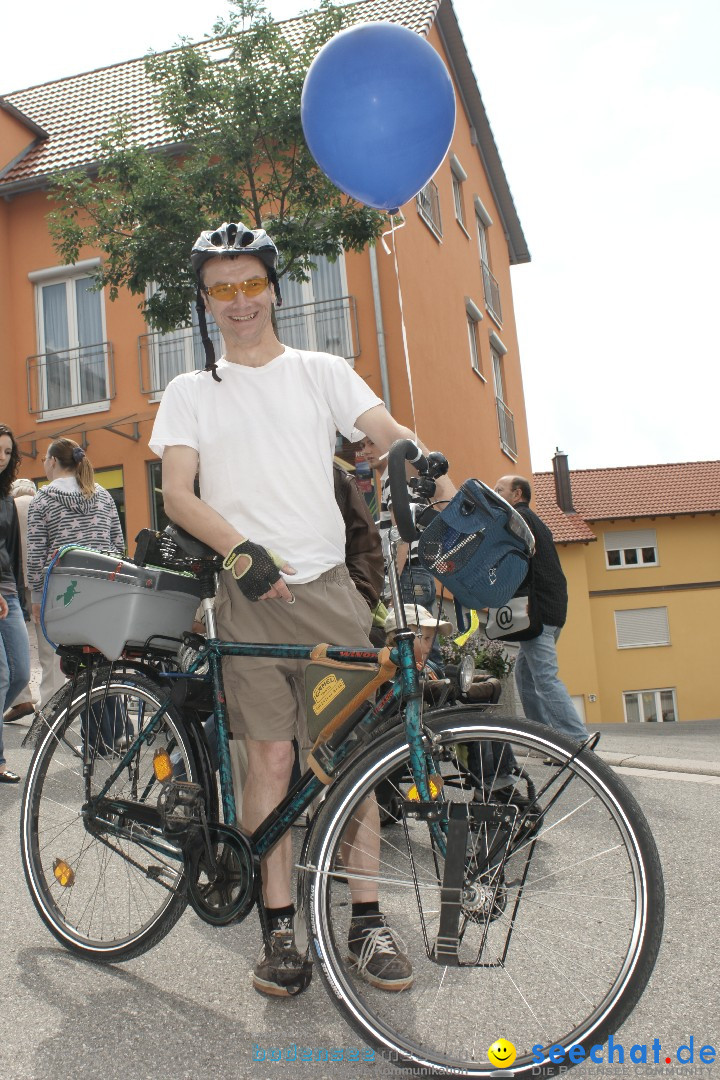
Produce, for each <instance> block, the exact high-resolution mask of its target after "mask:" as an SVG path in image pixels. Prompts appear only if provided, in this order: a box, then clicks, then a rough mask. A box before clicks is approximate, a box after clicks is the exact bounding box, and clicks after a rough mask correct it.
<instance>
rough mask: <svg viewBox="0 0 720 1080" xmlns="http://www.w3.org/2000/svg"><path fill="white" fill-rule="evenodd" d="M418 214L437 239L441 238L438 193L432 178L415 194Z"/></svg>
mask: <svg viewBox="0 0 720 1080" xmlns="http://www.w3.org/2000/svg"><path fill="white" fill-rule="evenodd" d="M415 204H416V206H417V209H418V214H419V215H420V217H421V218H422V219H423V221H424V222H425V224H426V225H427V227H428V228H429V229H430V231H431V232H433V233H435V235H436V236H437V238H438V240H442V218H441V216H440V195H439V193H438V189H437V184H436V183H435V181H434V180H428V182H427V184H426V185H425V187H424V188H423V189H422V191H418V193H417V195H416V196H415Z"/></svg>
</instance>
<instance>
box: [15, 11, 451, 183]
mask: <svg viewBox="0 0 720 1080" xmlns="http://www.w3.org/2000/svg"><path fill="white" fill-rule="evenodd" d="M439 2H440V0H360V2H359V3H357V4H354V5H353V11H352V13H351V15H350V19H349V21H350V22H353V23H355V22H378V21H381V20H387V21H388V22H395V23H400V24H401V25H403V26H405V27H407V28H408V29H410V30H413V31H415V32H416V33H419V34H427V32H428V30H429V29H430V27H431V25H432V22H433V19H434V17H435V15H436V12H437V8H438V4H439ZM304 22H305V19H304V18H303V17H302V16H300V17H298V18H295V19H289V20H287V21H286V22H284V23H282V24H281V25H282V26H283V28H284V32H285V35H286V37H287V39H288V40H289V41H290V42H291V43H292V42H293V41H298V40H300V39H301V37H302V34H303V24H304ZM218 40H219V39H214V40H210V41H206V42H203V43H201V44H200V45H199V46H198V48H201V49H203V50H206V51H209V50H212V48H213V47H215V48H217V47H218ZM170 51H172V50H170ZM156 95H157V91H156V90H155V88H154V86H153V85H152V83H151V82H150V79H149V78H148V76H147V74H146V71H145V57H141V58H139V59H137V60H128V61H126V62H124V63H121V64H114V65H113V66H112V67H105V68H99V69H98V70H96V71H89V72H86V73H85V74H82V75H72V76H70V77H69V78H66V79H61V80H59V81H57V82H51V83H44V84H43V85H42V86H34V87H30V88H29V89H27V90H18V91H16V92H14V93H9V94H6V95H5V98H4V100H5V101H6V102H7V103H9V105H11V106H12V107H14V109H17V110H19V111H20V112H21V113H22V114H24V116H26V117H28V119H30V120H31V121H32V122H33V123H34V124H35V125H37V126H38V127H40V128H42V129H43V130H44V131H46V132H48V133H49V137H48V138H47V139H39V140H38V141H37V142H36V144H35V145H34V146H33V147H32V148H31V149H30V150H29V151H28V153H27V154H25V156H24V157H22V158H21V160H19V161H17V162H16V163H15V164H14V165H13V166H12V168H11V169H9V170H8V172H7V173H6V174H5V175H4V176H2V177H1V178H0V189H4V190H5V191H6V192H7V190H8V188H9V187H10V186H11V185H12V187H13V188H14V189H16V190H17V189H19V188H24V187H30V186H32V185H33V183H38V182H41V181H42V180H43V179H44V178H45V177H46V176H48V175H49V174H51V173H53V172H55V171H56V170H64V169H73V168H78V167H80V166H84V165H89V164H92V163H93V162H94V161H96V160H97V155H98V149H99V143H100V140H101V139H102V137H103V136H105V135H107V134H108V132H109V131H110V129H111V128H112V127H113V126H114V125H115V124H116V123H117V121H118V120H119V119H120V118H121V117H127V118H129V120H130V121H131V124H132V141H133V142H135V143H136V144H137V145H143V146H147V147H161V146H168V145H171V144H172V141H173V140H172V135H171V132H170V131H169V129H168V126H167V124H166V122H165V121H164V119H163V118H162V116H161V115H160V112H159V110H158V107H157V104H156ZM0 103H1V101H0Z"/></svg>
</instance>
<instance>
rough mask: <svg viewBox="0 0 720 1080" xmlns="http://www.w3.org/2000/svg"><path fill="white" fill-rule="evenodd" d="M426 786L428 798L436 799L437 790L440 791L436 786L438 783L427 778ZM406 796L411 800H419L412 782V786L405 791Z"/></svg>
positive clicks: (415, 786)
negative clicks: (428, 790) (428, 792)
mask: <svg viewBox="0 0 720 1080" xmlns="http://www.w3.org/2000/svg"><path fill="white" fill-rule="evenodd" d="M428 786H429V787H430V798H431V799H436V798H437V796H438V792H439V791H440V788H439V787H438V785H437V784H436V783H435V781H434V780H429V781H428ZM407 797H408V799H409V800H410V801H411V802H420V794H419V792H418V789H417V785H416V784H413V786H412V787H411V788H410V790H409V791H408V793H407Z"/></svg>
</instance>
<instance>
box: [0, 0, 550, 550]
mask: <svg viewBox="0 0 720 1080" xmlns="http://www.w3.org/2000/svg"><path fill="white" fill-rule="evenodd" d="M352 19H353V20H355V21H358V22H363V21H377V20H386V19H387V20H390V21H393V22H398V23H400V24H402V25H403V26H405V27H407V28H408V29H410V30H413V31H415V32H417V33H418V34H421V35H423V36H425V37H426V38H427V40H428V41H429V43H430V44H431V45H432V47H433V48H434V49H436V51H437V52H438V53H439V55H440V56H441V57H442V59H443V61H444V62H445V64H446V66H447V69H448V71H449V72H450V75H451V78H452V80H453V86H454V88H455V96H456V113H457V120H456V124H455V131H454V134H453V138H452V142H451V146H450V150H449V153H448V155H447V157H446V158H445V160H444V161H443V163H442V164H441V166H440V168H439V169H438V170H437V172H436V174H435V176H434V177H433V178H432V179H431V180H430V181H428V183H427V184H426V186H425V188H424V189H423V190H422V191H421V192H419V194H418V195H417V197H416V198H415V199H412V200H411V201H410V202H408V203H407V204H405V206H404V207H403V208H402V209H403V213H404V215H405V219H406V224H405V227H404V228H403V229H402V230H401V231H400V232H399V234H398V244H397V248H398V264H399V277H400V281H401V284H402V291H403V310H404V320H405V327H406V330H407V342H408V352H409V357H410V367H411V371H412V383H413V391H414V406H415V408H414V413H415V416H414V419H413V412H412V409H411V398H410V392H409V383H408V374H407V367H406V361H405V351H404V347H403V336H404V335H403V325H402V320H401V307H400V302H399V295H398V280H397V277H396V274H395V269H394V261H393V259H392V257H390V256H388V255H386V254H384V252H383V250H382V248H381V246H380V245H379V244H378V245H377V247H376V248H369V249H367V250H365V251H363V252H359V253H347V254H346V255H345V256H344V257H342V258H340V259H339V260H337V261H336V262H334V263H330V262H328V261H327V260H326V259H318V260H317V263H318V265H317V270H316V271H314V272H313V274H312V279H311V281H309V282H307V283H305V284H303V285H300V284H298V283H294V282H290V281H288V280H287V278H283V280H282V289H283V296H284V303H283V307H282V308H281V309H280V310H279V311H278V329H279V337H280V338H281V340H282V341H283V342H284V343H286V344H287V345H288V346H290V347H296V348H317V349H319V350H321V351H327V352H332V353H335V354H340V355H343V356H344V357H345V358H346V359H347V360H348V362H349V363H351V364H352V365H353V366H354V367H355V370H356V371H357V372H358V374H359V375H360V376H361V377H362V378H364V379H366V380H367V382H368V384H369V385H370V386H371V387H372V389H373V390H375V392H376V393H377V394H378V395H379V396H380V397H382V398H383V399H384V401H385V403H386V404H387V405H388V407H389V408H390V410H391V412H392V413H393V415H394V416H395V417H396V418H397V419H398V420H399V421H400V422H401V423H404V424H408V425H410V426H413V427H416V430H417V432H418V435H419V437H420V438H421V439H422V440H424V441H425V443H426V444H427V445H428V446H431V447H432V448H433V449H437V450H442V451H444V452H445V453H446V455H447V456H448V458H449V460H450V462H451V467H452V473H453V476H455V477H457V478H458V479H460V480H462V479H464V478H465V477H467V476H472V475H475V473H476V471H477V469H478V462H482V463H483V472H484V475H485V476H486V477H493V476H497V475H499V474H500V473H506V472H507V471H508V468H517V469H519V470H522V471H523V472H527V471H529V468H530V451H529V442H528V435H527V424H526V419H525V403H524V396H523V386H522V376H521V370H520V356H519V348H518V340H517V332H516V326H515V315H514V311H513V301H512V290H511V284H510V268H511V266H513V265H516V264H518V263H524V262H528V261H529V258H530V254H529V251H528V248H527V244H526V241H525V237H524V235H523V231H522V227H521V224H520V220H519V218H518V215H517V212H516V210H515V206H514V204H513V200H512V195H511V192H510V187H509V185H508V181H507V178H506V176H505V172H504V169H503V166H502V162H501V159H500V155H499V153H498V149H497V146H496V144H495V140H494V138H493V134H492V131H491V129H490V125H489V122H488V118H487V116H486V113H485V109H484V106H483V102H482V99H481V97H480V92H479V90H478V87H477V84H476V82H475V77H474V75H473V72H472V68H471V65H470V61H469V59H468V55H467V52H466V50H465V46H464V43H463V39H462V35H461V32H460V28H459V26H458V22H457V18H456V15H455V12H454V10H453V7H452V3H451V2H450V0H442V3H440V4H438V2H437V0H416V2H415V0H413V3H409V2H408V0H362V2H360V3H358V4H356V5H354V7H353V13H352ZM282 25H283V26H284V27H285V28H286V29H285V31H284V32H285V34H286V36H287V37H288V40H289V41H290V42H291V43H292V40H294V39H293V35H295V36H296V37H297V35H298V34H301V33H302V32H303V25H304V24H303V20H302V19H293V20H289V21H288V22H287V23H284V24H282ZM197 47H198V48H199V49H205V50H210V52H211V53H212V50H213V47H214V48H215V49H216V50H217V48H218V45H217V42H214V43H213V42H212V41H211V42H205V43H203V44H201V45H198V46H197ZM157 93H158V92H157V88H156V87H154V86H153V85H152V84H151V83H150V81H149V79H148V75H147V72H146V68H145V60H144V58H140V59H134V60H128V61H127V62H125V63H121V64H115V65H113V66H112V67H107V68H101V69H98V70H95V71H89V72H85V73H83V74H78V75H75V76H72V77H69V78H66V79H62V80H59V81H57V82H52V83H46V84H44V85H42V86H35V87H29V88H27V89H22V90H18V91H16V92H14V93H10V94H7V95H6V96H5V97H4V98H0V196H2V198H0V250H1V251H2V252H3V253H4V254H3V258H2V259H0V278H1V279H2V280H1V282H0V286H1V287H0V323H1V324H2V328H3V333H2V335H0V378H1V380H2V381H1V383H0V385H1V386H2V400H1V401H0V419H2V421H3V423H6V424H9V425H10V426H11V427H12V428H13V430H14V432H15V434H16V435H17V437H18V440H19V442H20V446H21V449H22V451H23V454H24V455H25V460H24V462H23V469H22V474H23V475H25V476H29V477H31V478H34V479H40V480H42V479H43V474H42V464H41V463H42V458H43V455H44V453H45V450H46V449H47V445H48V443H49V442H50V441H51V440H52V439H53V438H55V437H57V436H58V435H67V436H69V437H71V438H73V439H75V440H77V441H78V442H80V443H81V444H82V445H83V446H84V447H86V448H87V450H88V456H89V457H90V459H91V461H92V463H93V465H94V467H95V468H96V470H98V472H97V474H96V475H97V479H98V481H99V483H101V484H104V485H105V486H106V487H108V488H109V489H110V490H111V493H112V495H113V497H114V498H115V501H116V503H117V505H118V509H119V511H120V514H121V518H122V520H123V525H124V527H125V532H126V537H127V539H128V542H129V547H130V550H132V548H133V543H132V538H133V537H134V536H135V535H136V533H137V532H138V530H139V529H141V528H143V527H145V526H147V525H152V526H154V527H161V526H162V525H163V524H164V523H165V519H164V516H163V506H162V494H161V490H160V462H159V460H158V459H157V458H156V457H155V456H154V455H153V454H152V453H151V452H150V450H149V448H148V445H147V443H148V438H149V436H150V432H151V430H152V424H153V420H154V417H155V414H156V412H157V408H158V402H159V400H160V397H161V396H162V392H163V389H164V387H165V386H166V385H167V383H168V381H169V380H170V379H171V378H172V377H173V376H174V375H176V374H178V373H180V372H181V371H187V370H192V369H193V368H196V367H201V366H202V365H203V362H204V357H203V350H202V346H201V342H200V338H199V334H198V332H197V328H196V327H187V328H185V329H179V330H177V331H175V332H173V333H170V334H159V333H153V332H151V331H150V328H149V327H148V326H147V325H146V323H145V322H144V320H143V317H142V315H141V312H140V311H139V310H138V300H137V297H135V296H132V295H131V294H130V293H129V292H128V291H127V290H124V289H123V290H120V293H119V295H118V297H117V299H116V300H114V301H112V302H111V300H110V297H109V295H108V290H104V291H102V292H95V291H93V289H92V287H91V286H92V273H93V270H94V268H95V267H96V266H97V265H98V264H99V261H100V258H101V253H100V252H98V251H94V250H90V249H84V250H83V251H82V252H81V253H80V259H79V261H78V262H77V263H76V264H74V265H72V266H62V265H58V256H57V253H56V252H55V250H54V248H53V245H52V242H51V239H50V235H49V232H48V227H47V221H46V217H47V214H48V211H49V210H51V209H52V208H53V203H52V201H50V200H49V199H48V190H49V187H50V178H51V177H52V176H53V175H54V174H55V173H56V172H58V171H62V170H81V169H89V170H92V169H93V167H95V166H96V163H97V160H98V156H99V154H100V152H101V151H100V144H101V141H102V139H103V138H104V137H105V136H107V135H108V133H109V132H110V130H111V128H112V127H113V126H114V124H115V123H116V122H117V120H118V118H119V117H120V116H122V117H124V118H125V119H127V121H128V122H129V123H130V124H131V128H132V133H133V138H134V139H136V140H137V141H138V142H139V143H142V144H144V145H146V146H153V147H156V148H158V149H163V148H165V149H166V150H167V151H168V152H177V150H178V145H177V142H176V141H175V137H174V135H173V134H172V132H171V131H170V130H169V128H168V124H167V122H166V121H165V120H164V119H163V117H162V114H161V110H160V108H159V105H158V101H157ZM180 149H182V147H180ZM194 239H195V237H194V236H188V238H187V242H188V252H189V249H190V245H191V243H192V241H193V240H194ZM280 254H281V263H282V252H281V253H280ZM339 450H340V451H341V453H343V454H344V455H345V457H346V458H347V459H348V460H349V461H352V458H353V451H352V449H351V448H349V447H347V446H343V447H339Z"/></svg>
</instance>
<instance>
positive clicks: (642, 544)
mask: <svg viewBox="0 0 720 1080" xmlns="http://www.w3.org/2000/svg"><path fill="white" fill-rule="evenodd" d="M603 540H604V543H605V564H606V566H607V568H608V569H609V570H616V569H618V568H620V567H623V566H657V565H658V553H657V536H656V533H655V530H654V529H632V530H628V531H626V532H606V533H605V535H604V537H603Z"/></svg>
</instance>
